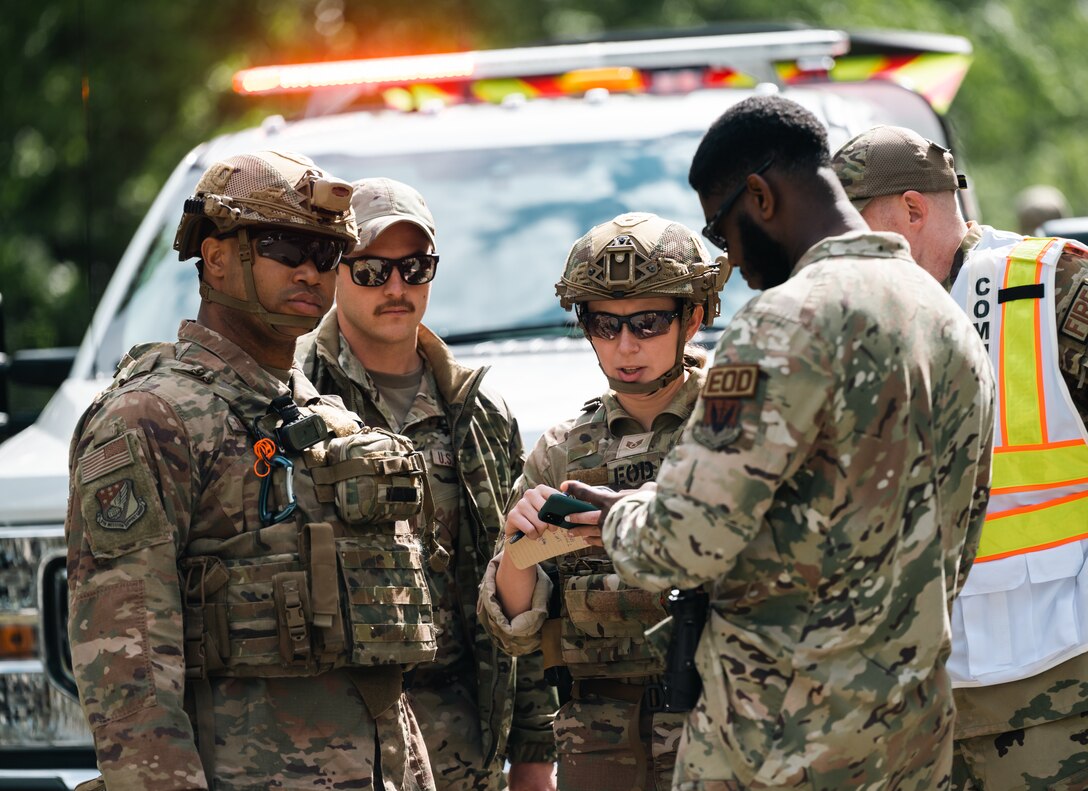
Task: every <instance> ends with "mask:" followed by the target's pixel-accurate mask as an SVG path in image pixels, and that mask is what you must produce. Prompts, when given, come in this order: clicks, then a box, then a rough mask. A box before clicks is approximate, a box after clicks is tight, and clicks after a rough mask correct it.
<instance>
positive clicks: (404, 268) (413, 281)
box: [344, 253, 438, 288]
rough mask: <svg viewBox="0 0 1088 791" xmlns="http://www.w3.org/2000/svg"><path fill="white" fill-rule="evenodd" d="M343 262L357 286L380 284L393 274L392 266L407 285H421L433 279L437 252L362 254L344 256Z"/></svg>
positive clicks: (436, 264) (436, 266)
mask: <svg viewBox="0 0 1088 791" xmlns="http://www.w3.org/2000/svg"><path fill="white" fill-rule="evenodd" d="M344 263H345V264H347V265H348V266H350V267H351V279H352V280H353V281H354V282H355V284H356V285H358V286H366V287H368V288H369V287H374V286H380V285H383V284H384V283H385V281H386V280H388V279H389V276H390V275H391V274H393V267H396V268H397V271H398V272H400V279H401V280H403V281H404V282H405V283H407V284H408V285H409V286H422V285H423V284H424V283H430V282H431V281H432V280H434V273H435V271H436V270H437V269H438V253H416V254H415V255H406V256H405V257H404V258H382V257H381V256H378V255H364V256H359V257H358V258H345V259H344Z"/></svg>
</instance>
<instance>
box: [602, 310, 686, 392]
mask: <svg viewBox="0 0 1088 791" xmlns="http://www.w3.org/2000/svg"><path fill="white" fill-rule="evenodd" d="M691 314H692V309H691V305H690V304H688V303H686V302H685V303H684V307H683V309H682V310H681V313H680V332H679V333H677V336H676V358H675V360H674V362H673V364H672V367H671V368H669V370H667V371H665V373H663V374H661V376H659V377H657V378H656V379H653V380H651V381H649V382H624V381H621V380H619V379H613V378H612V377H611V376H609V375H608V372H607V371H605V370H604V366H602V365H601V358H600V357H599V356H598V357H597V365H598V367H600V369H601V373H603V374H604V378H605V379H607V380H608V386H609V387H611V388H612V389H613V390H615V391H616V392H617V393H628V394H630V395H649V394H651V393H656V392H657V391H658V390H661V389H662V388H664V387H667V386H668V385H669V384H671V383H672V382H675V381H676V380H677V379H679V378H680V377H681V376H683V374H684V347H685V346H686V345H687V338H685V337H684V334H685V333H684V328H685V327H687V325H688V322H689V321H690V320H691ZM583 332H584V329H583ZM620 332H623V330H622V329H621V330H620ZM586 337H589V336H588V335H587V336H586Z"/></svg>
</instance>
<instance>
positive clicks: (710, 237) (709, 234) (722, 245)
mask: <svg viewBox="0 0 1088 791" xmlns="http://www.w3.org/2000/svg"><path fill="white" fill-rule="evenodd" d="M772 162H774V157H773V156H772V157H771V158H770V159H768V160H767V161H766V162H764V163H763V164H762V165H760V166H759V167H758V168H756V169H755V170H753V171H752V172H751V173H750V174H749V175H752V176H758V175H760V174H761V173H763V171H765V170H766V169H767V168H769V167H770V166H771V163H772ZM746 189H748V176H745V177H744V180H743V181H742V182H741V185H740V186H739V187H737V189H736V191H735V192H734V193H733V194H732V195H730V196H729V197H728V198H726V199H725V200H723V201H722V204H721V206H719V207H718V210H717V211H716V212H714V216H713V217H711V218H710V219H709V220H707V223H706V225H704V226H703V236H705V237H706V238H707V241H709V242H710V243H711V244H712V245H714V246H715V247H717V248H718V249H719V250H721V251H722V252H723V253H728V252H729V244H728V243H727V242H726V241H725V237H724V236H722V235H721V233H720V232H719V231H718V223H720V222H721V221H722V220H724V219H725V218H726V215H728V214H729V210H730V209H732V208H733V204H734V203H736V202H737V200H738V199H739V198H740V196H741V195H743V194H744V191H745V190H746Z"/></svg>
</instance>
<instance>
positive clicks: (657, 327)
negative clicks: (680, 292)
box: [582, 310, 680, 341]
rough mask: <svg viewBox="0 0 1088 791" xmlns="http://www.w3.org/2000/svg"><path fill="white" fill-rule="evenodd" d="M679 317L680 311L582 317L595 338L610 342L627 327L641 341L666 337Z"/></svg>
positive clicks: (603, 314) (650, 311) (602, 314)
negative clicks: (661, 336)
mask: <svg viewBox="0 0 1088 791" xmlns="http://www.w3.org/2000/svg"><path fill="white" fill-rule="evenodd" d="M679 315H680V311H678V310H640V311H639V312H638V313H630V314H628V315H626V316H617V315H616V314H615V313H586V314H585V315H584V316H582V326H583V327H585V328H586V332H588V333H589V334H590V335H592V336H593V337H594V338H604V339H605V340H606V341H610V340H613V339H615V338H617V337H619V334H620V331H621V330H622V329H623V327H624V326H625V325H626V327H627V329H629V330H630V331H631V334H632V335H634V336H635V337H636V338H638V339H639V340H645V339H646V338H656V337H657V336H658V335H664V334H665V333H666V332H668V331H669V327H670V326H671V325H672V322H673V319H675V318H677V317H678V316H679Z"/></svg>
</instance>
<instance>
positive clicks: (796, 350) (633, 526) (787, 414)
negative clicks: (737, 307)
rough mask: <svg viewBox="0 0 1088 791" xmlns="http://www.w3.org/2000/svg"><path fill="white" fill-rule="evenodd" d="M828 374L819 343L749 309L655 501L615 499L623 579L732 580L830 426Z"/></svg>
mask: <svg viewBox="0 0 1088 791" xmlns="http://www.w3.org/2000/svg"><path fill="white" fill-rule="evenodd" d="M835 340H839V339H835ZM839 342H842V341H841V340H839ZM833 363H834V360H833V358H832V355H831V353H830V351H829V349H828V346H827V342H826V341H825V340H824V339H822V338H821V337H819V336H818V335H817V334H814V333H813V332H812V330H811V329H809V328H808V327H805V326H803V325H802V324H801V323H800V322H799V321H798V320H797V319H795V318H791V317H788V316H785V315H780V314H779V313H777V312H775V311H774V310H773V306H772V309H762V308H761V306H760V305H759V303H758V302H756V303H752V304H750V305H749V307H748V309H747V310H746V311H745V312H744V313H742V314H738V316H737V317H736V318H734V320H733V321H732V322H731V323H730V325H729V326H728V327H727V328H726V330H725V332H724V333H723V334H722V337H721V339H720V340H719V342H718V347H717V350H716V352H715V360H714V367H713V368H711V369H710V370H709V371H708V372H707V379H706V382H705V384H704V385H703V390H702V392H701V393H700V395H699V399H698V401H697V402H696V404H695V410H694V412H693V413H692V416H691V420H690V421H689V422H688V425H687V426H686V427H685V429H684V432H683V435H682V437H681V440H680V443H679V444H678V445H677V447H676V448H674V449H673V451H672V452H671V453H670V454H669V456H668V458H667V459H666V460H665V462H664V463H663V464H662V467H661V470H660V472H659V473H658V476H657V491H656V493H651V492H640V493H638V494H635V495H633V496H632V497H629V498H627V499H625V500H621V501H620V502H619V503H617V504H616V505H615V506H614V507H613V508H612V511H611V513H609V515H608V518H607V519H606V520H605V524H604V529H603V537H604V543H605V546H606V547H607V548H608V553H609V555H610V556H611V558H612V562H613V563H614V564H615V567H616V570H617V572H619V574H620V576H621V578H622V579H624V580H625V581H626V582H628V583H629V584H631V585H636V586H638V587H641V588H645V589H647V590H662V589H665V588H668V587H670V586H678V587H681V588H691V587H695V586H697V585H700V584H702V583H704V582H707V581H710V580H713V579H716V578H718V577H721V576H724V575H725V574H726V573H728V571H729V570H730V569H731V568H732V567H733V565H734V563H735V562H736V557H737V555H738V554H739V553H740V552H741V550H743V549H744V548H745V547H746V546H747V545H748V544H749V543H750V542H751V541H752V540H753V539H754V538H755V536H756V533H757V532H758V531H759V528H760V525H761V523H762V521H763V516H764V514H765V513H766V512H767V510H768V509H769V508H770V507H771V504H772V501H773V499H774V495H775V491H776V490H777V489H778V487H779V485H780V484H781V483H782V481H783V480H785V479H787V478H789V477H790V476H791V475H792V474H793V473H794V471H795V470H796V469H797V468H798V467H799V466H800V465H801V464H802V463H803V461H804V459H805V457H806V455H807V452H808V448H809V447H810V446H811V444H812V441H813V440H814V438H815V437H816V435H817V432H818V430H819V424H820V422H821V421H822V420H823V419H825V417H824V411H825V410H826V409H827V408H828V404H829V399H830V396H831V395H832V391H833V373H832V371H833V370H834V365H833ZM779 551H780V552H785V551H788V547H785V548H783V547H779Z"/></svg>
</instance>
